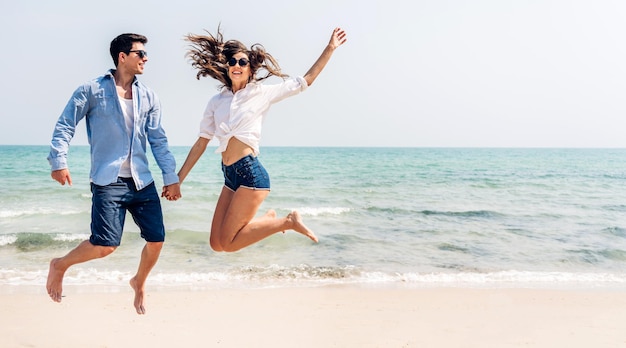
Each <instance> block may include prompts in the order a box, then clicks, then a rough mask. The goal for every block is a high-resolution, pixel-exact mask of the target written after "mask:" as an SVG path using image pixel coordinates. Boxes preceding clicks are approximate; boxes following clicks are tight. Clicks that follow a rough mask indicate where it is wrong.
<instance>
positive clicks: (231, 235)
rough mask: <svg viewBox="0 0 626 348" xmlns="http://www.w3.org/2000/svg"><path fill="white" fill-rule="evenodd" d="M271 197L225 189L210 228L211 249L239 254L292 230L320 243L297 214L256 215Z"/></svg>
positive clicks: (248, 190) (247, 190) (273, 213)
mask: <svg viewBox="0 0 626 348" xmlns="http://www.w3.org/2000/svg"><path fill="white" fill-rule="evenodd" d="M268 194H269V191H267V190H252V189H247V188H243V187H242V188H239V189H238V190H237V191H236V192H232V191H230V190H229V189H227V188H225V187H224V188H223V189H222V194H221V195H220V198H219V199H218V203H217V207H216V209H215V215H214V216H213V223H212V227H211V247H213V249H214V250H216V251H237V250H240V249H242V248H244V247H247V246H249V245H251V244H254V243H256V242H258V241H260V240H262V239H264V238H267V237H269V236H271V235H272V234H274V233H277V232H282V231H285V230H287V229H293V230H295V231H296V232H299V233H302V234H303V235H305V236H307V237H309V238H310V239H311V240H313V241H315V242H317V237H315V235H314V234H313V232H312V231H311V230H309V229H308V228H307V227H306V226H305V225H304V224H303V223H302V219H301V218H300V215H299V214H298V213H297V212H295V211H294V212H291V213H289V214H288V215H287V216H286V217H283V218H275V217H274V216H275V212H274V211H273V210H270V211H268V213H267V214H266V215H264V216H263V217H260V218H257V219H255V218H254V217H255V215H256V213H257V211H258V209H259V207H260V206H261V204H262V203H263V201H264V200H265V198H266V197H267V195H268Z"/></svg>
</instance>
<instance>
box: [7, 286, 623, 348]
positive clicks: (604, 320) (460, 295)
mask: <svg viewBox="0 0 626 348" xmlns="http://www.w3.org/2000/svg"><path fill="white" fill-rule="evenodd" d="M5 290H6V288H5ZM65 293H66V297H64V298H63V302H62V303H60V304H59V303H54V302H52V301H51V300H50V299H49V298H48V296H47V295H46V294H45V293H43V292H42V293H34V292H32V291H31V292H24V293H18V292H16V291H15V289H12V290H11V291H4V292H2V294H1V295H0V308H2V315H1V316H0V318H1V319H0V346H2V347H64V348H72V347H137V346H139V347H298V348H305V347H619V346H625V345H626V293H624V292H623V291H611V290H584V291H583V290H546V289H462V288H443V289H439V288H438V289H435V288H424V289H389V288H363V287H355V286H340V287H337V286H333V287H315V288H277V289H217V290H202V291H179V290H171V289H170V290H168V289H166V290H157V291H152V292H150V293H149V295H148V298H147V301H146V308H147V314H146V315H143V316H140V315H137V314H136V313H135V310H134V308H133V306H132V292H131V291H130V289H129V290H128V291H125V290H121V291H116V292H110V291H108V292H102V291H96V290H94V291H91V290H87V291H85V289H84V288H83V289H80V288H79V287H69V288H68V289H66V292H65Z"/></svg>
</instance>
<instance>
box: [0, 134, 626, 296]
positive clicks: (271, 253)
mask: <svg viewBox="0 0 626 348" xmlns="http://www.w3.org/2000/svg"><path fill="white" fill-rule="evenodd" d="M171 150H172V152H173V154H174V156H175V157H176V160H177V164H178V166H180V165H181V164H182V162H183V161H184V159H185V157H186V155H187V152H188V150H189V147H186V146H173V147H171ZM47 154H48V147H47V146H0V177H1V178H2V181H3V183H2V185H0V285H1V286H0V289H2V291H5V292H6V291H9V292H12V291H40V292H45V282H46V276H47V272H48V265H49V262H50V259H52V258H54V257H59V256H62V255H64V254H66V253H67V252H69V251H70V250H71V249H72V248H74V247H75V246H76V245H78V243H80V242H81V241H83V240H85V239H87V238H88V237H89V229H90V209H91V193H90V189H89V156H90V155H89V147H88V146H80V145H76V146H71V148H70V152H69V157H68V158H69V167H70V171H71V175H72V179H73V185H72V186H68V185H65V186H61V185H59V184H58V183H57V182H55V181H53V180H52V179H51V177H50V167H49V164H48V162H47V160H46V156H47ZM149 158H150V160H151V166H152V167H153V174H154V177H155V183H156V184H157V189H158V190H159V191H160V190H161V187H162V178H161V175H160V170H159V169H158V167H157V166H156V164H155V161H154V160H153V158H152V157H151V155H149ZM259 158H260V160H261V161H262V163H263V164H264V166H265V167H266V169H267V170H268V172H269V173H270V176H271V182H272V191H271V193H270V195H269V196H268V198H267V199H266V201H265V202H264V203H263V205H262V206H261V209H260V210H259V215H261V214H263V213H265V212H266V211H267V210H268V209H274V210H276V212H277V214H278V215H281V216H282V215H286V214H288V213H289V212H290V211H292V210H297V211H299V212H300V214H301V215H302V217H303V219H304V222H305V224H307V226H308V227H309V228H311V229H312V230H313V231H314V232H315V234H316V235H317V236H318V237H319V243H317V244H316V243H314V242H312V241H311V240H309V239H308V238H306V237H304V236H302V235H300V234H298V233H296V232H294V231H287V232H286V233H277V234H275V235H272V236H270V237H269V238H266V239H264V240H262V241H260V242H259V243H256V244H254V245H252V246H249V247H247V248H245V249H243V250H240V251H238V252H234V253H221V252H215V251H213V250H212V249H211V248H210V246H209V243H208V241H209V235H210V225H211V218H212V215H213V211H214V208H215V204H216V201H217V198H218V195H219V193H220V190H221V187H222V184H223V179H222V174H221V169H220V157H219V155H218V154H215V153H214V149H212V148H209V149H207V151H206V152H205V154H204V156H203V157H202V158H201V159H200V161H199V162H198V163H197V164H196V166H195V167H194V169H193V171H192V172H191V174H190V175H189V176H188V178H187V180H186V181H185V183H184V184H183V186H182V194H183V197H182V198H181V199H180V200H178V201H176V202H170V201H167V200H163V201H162V204H163V211H164V218H165V226H166V242H165V245H164V248H163V251H162V254H161V258H160V259H159V262H158V263H157V265H156V266H155V268H154V269H153V271H152V273H151V275H150V277H149V278H148V284H147V286H148V287H149V288H152V289H154V288H157V289H185V290H201V289H216V288H268V287H301V286H306V287H311V286H313V287H316V286H327V285H358V286H364V287H410V288H423V287H478V288H485V287H486V288H503V287H504V288H507V287H515V288H520V287H521V288H560V289H561V288H565V289H617V290H620V291H621V290H624V289H626V149H623V148H614V149H572V148H562V149H561V148H360V147H262V148H261V154H260V157H259ZM143 245H144V241H143V240H142V239H141V237H140V235H139V232H138V228H137V226H136V225H135V224H134V222H133V220H132V218H131V217H130V216H128V218H127V220H126V226H125V229H124V236H123V239H122V244H121V246H120V247H119V248H118V249H117V250H116V251H115V252H114V253H113V254H111V255H110V256H108V257H106V258H103V259H97V260H92V261H89V262H86V263H83V264H79V265H75V266H73V267H72V268H70V269H69V270H68V272H67V273H66V277H65V281H64V288H65V289H68V288H70V289H75V291H80V289H82V288H93V287H94V286H95V287H98V288H99V289H103V290H105V291H118V290H119V289H122V287H123V288H124V289H127V287H128V280H129V279H130V278H131V277H132V276H133V274H134V273H135V272H136V269H137V265H138V261H139V256H140V253H141V249H142V247H143Z"/></svg>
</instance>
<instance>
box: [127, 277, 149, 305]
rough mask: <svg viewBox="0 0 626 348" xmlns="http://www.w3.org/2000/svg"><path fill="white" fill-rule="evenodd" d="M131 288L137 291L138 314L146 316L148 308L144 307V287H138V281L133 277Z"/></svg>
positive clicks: (135, 303)
mask: <svg viewBox="0 0 626 348" xmlns="http://www.w3.org/2000/svg"><path fill="white" fill-rule="evenodd" d="M129 283H130V287H131V288H133V290H134V291H135V302H134V305H135V309H136V310H137V314H146V308H145V307H144V306H143V287H141V286H139V285H137V279H135V277H133V278H132V279H131V280H130V282H129Z"/></svg>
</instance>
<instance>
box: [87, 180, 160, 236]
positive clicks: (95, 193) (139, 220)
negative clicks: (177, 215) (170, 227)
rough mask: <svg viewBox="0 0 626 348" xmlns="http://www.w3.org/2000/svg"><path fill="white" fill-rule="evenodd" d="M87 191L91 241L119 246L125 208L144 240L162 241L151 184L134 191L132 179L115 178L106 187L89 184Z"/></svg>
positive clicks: (157, 211)
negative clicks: (89, 192)
mask: <svg viewBox="0 0 626 348" xmlns="http://www.w3.org/2000/svg"><path fill="white" fill-rule="evenodd" d="M91 193H92V197H91V237H90V238H89V241H90V242H91V244H93V245H102V246H119V245H120V243H121V240H122V231H123V229H124V220H125V218H126V211H129V212H130V214H131V216H132V217H133V220H135V223H136V224H137V226H139V230H140V231H141V237H142V238H143V239H145V240H146V242H163V241H164V240H165V227H164V225H163V212H162V210H161V199H160V197H159V194H158V193H157V191H156V187H155V186H154V183H151V184H150V185H148V186H146V187H145V188H143V189H142V190H139V191H138V190H137V188H136V187H135V183H134V182H133V179H132V178H117V182H115V183H112V184H110V185H106V186H99V185H96V184H94V183H92V184H91Z"/></svg>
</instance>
